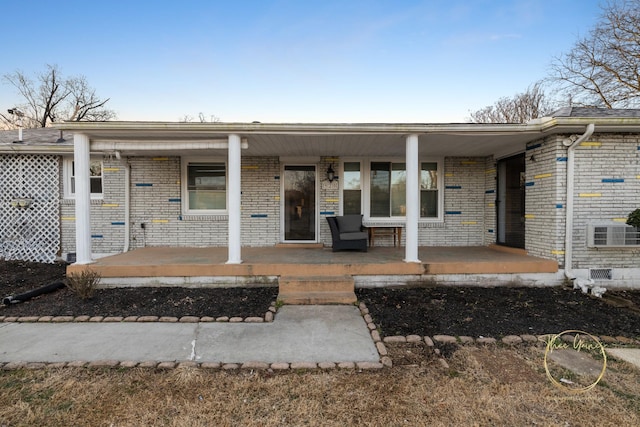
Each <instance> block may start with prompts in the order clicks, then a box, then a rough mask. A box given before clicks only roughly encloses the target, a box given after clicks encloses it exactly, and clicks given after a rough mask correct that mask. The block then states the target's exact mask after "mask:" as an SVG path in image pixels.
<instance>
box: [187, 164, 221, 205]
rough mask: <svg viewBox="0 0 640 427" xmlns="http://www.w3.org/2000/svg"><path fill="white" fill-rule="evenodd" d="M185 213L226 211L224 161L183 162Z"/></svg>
mask: <svg viewBox="0 0 640 427" xmlns="http://www.w3.org/2000/svg"><path fill="white" fill-rule="evenodd" d="M183 183H184V184H183V192H184V196H183V200H184V210H185V213H198V214H207V213H224V212H226V210H227V166H226V163H225V162H224V161H208V160H195V159H192V160H189V159H184V160H183Z"/></svg>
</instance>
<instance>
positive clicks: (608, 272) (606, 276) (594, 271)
mask: <svg viewBox="0 0 640 427" xmlns="http://www.w3.org/2000/svg"><path fill="white" fill-rule="evenodd" d="M589 279H592V280H613V270H612V269H610V268H590V269H589Z"/></svg>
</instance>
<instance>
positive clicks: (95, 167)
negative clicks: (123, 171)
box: [63, 158, 103, 199]
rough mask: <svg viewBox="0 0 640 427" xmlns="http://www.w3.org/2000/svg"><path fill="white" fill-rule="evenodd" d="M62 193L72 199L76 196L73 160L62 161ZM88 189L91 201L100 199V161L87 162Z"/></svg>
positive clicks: (101, 195)
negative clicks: (63, 178)
mask: <svg viewBox="0 0 640 427" xmlns="http://www.w3.org/2000/svg"><path fill="white" fill-rule="evenodd" d="M63 170H64V177H65V180H64V193H65V197H66V198H69V199H73V198H75V196H76V165H75V162H74V161H73V159H71V158H69V159H65V161H64V169H63ZM89 188H90V190H91V198H92V199H102V197H103V192H102V160H99V159H91V160H90V162H89Z"/></svg>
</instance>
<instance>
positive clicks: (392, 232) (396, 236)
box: [367, 226, 402, 248]
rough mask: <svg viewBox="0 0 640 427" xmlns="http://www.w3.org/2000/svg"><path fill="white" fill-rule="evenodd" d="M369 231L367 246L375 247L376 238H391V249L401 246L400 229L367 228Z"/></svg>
mask: <svg viewBox="0 0 640 427" xmlns="http://www.w3.org/2000/svg"><path fill="white" fill-rule="evenodd" d="M367 230H368V231H369V246H370V247H373V246H375V242H376V236H393V247H394V248H395V247H396V242H398V243H397V245H398V246H400V245H401V244H402V227H395V226H393V227H389V226H387V227H385V226H367Z"/></svg>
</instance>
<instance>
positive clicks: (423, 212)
mask: <svg viewBox="0 0 640 427" xmlns="http://www.w3.org/2000/svg"><path fill="white" fill-rule="evenodd" d="M438 215H439V213H438V164H437V163H436V162H428V163H422V164H421V165H420V218H437V217H438Z"/></svg>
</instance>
